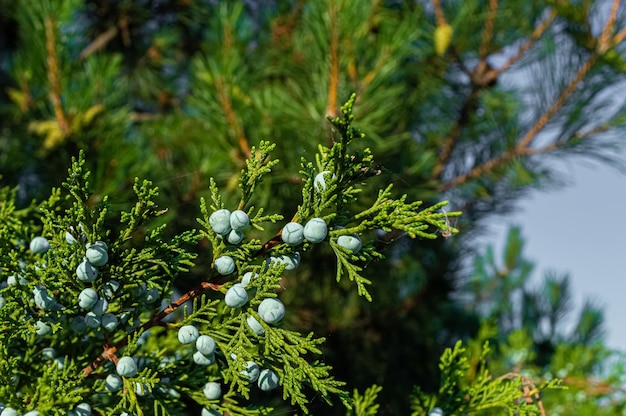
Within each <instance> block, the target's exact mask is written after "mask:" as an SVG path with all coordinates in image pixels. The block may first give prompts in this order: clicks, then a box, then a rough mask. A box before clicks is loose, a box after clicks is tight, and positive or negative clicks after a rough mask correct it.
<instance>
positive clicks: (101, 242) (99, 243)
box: [87, 240, 109, 251]
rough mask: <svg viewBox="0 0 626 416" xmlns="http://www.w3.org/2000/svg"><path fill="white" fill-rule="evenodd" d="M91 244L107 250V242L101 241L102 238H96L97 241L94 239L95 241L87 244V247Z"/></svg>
mask: <svg viewBox="0 0 626 416" xmlns="http://www.w3.org/2000/svg"><path fill="white" fill-rule="evenodd" d="M91 246H100V247H102V248H103V249H104V250H105V251H109V246H108V245H107V243H105V242H104V241H102V240H98V241H96V242H95V243H93V244H89V245H88V246H87V248H89V247H91Z"/></svg>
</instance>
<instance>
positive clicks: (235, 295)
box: [224, 283, 248, 308]
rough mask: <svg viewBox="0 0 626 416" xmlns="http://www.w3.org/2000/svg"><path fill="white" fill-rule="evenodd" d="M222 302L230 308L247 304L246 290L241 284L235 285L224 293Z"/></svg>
mask: <svg viewBox="0 0 626 416" xmlns="http://www.w3.org/2000/svg"><path fill="white" fill-rule="evenodd" d="M224 300H225V301H226V305H228V306H230V307H231V308H239V307H241V306H243V305H245V304H246V302H248V292H246V288H245V287H244V286H243V285H242V284H241V283H235V284H234V285H233V286H232V287H231V288H230V289H228V290H227V291H226V295H225V296H224Z"/></svg>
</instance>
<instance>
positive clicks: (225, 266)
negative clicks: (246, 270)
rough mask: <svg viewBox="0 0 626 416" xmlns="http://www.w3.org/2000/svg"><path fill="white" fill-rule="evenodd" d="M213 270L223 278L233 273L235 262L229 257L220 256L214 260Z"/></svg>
mask: <svg viewBox="0 0 626 416" xmlns="http://www.w3.org/2000/svg"><path fill="white" fill-rule="evenodd" d="M214 265H215V270H217V272H218V273H219V274H222V275H224V276H226V275H228V274H231V273H232V272H234V271H235V260H233V258H232V257H230V256H220V257H218V258H216V259H215V264H214Z"/></svg>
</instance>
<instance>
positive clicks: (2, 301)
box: [0, 295, 7, 309]
mask: <svg viewBox="0 0 626 416" xmlns="http://www.w3.org/2000/svg"><path fill="white" fill-rule="evenodd" d="M6 303H7V301H6V300H5V299H4V296H2V295H0V309H2V308H3V307H4V305H5V304H6Z"/></svg>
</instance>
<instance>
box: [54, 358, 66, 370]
mask: <svg viewBox="0 0 626 416" xmlns="http://www.w3.org/2000/svg"><path fill="white" fill-rule="evenodd" d="M54 362H55V363H56V365H57V368H58V369H59V370H63V369H64V368H65V357H57V358H55V359H54Z"/></svg>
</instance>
